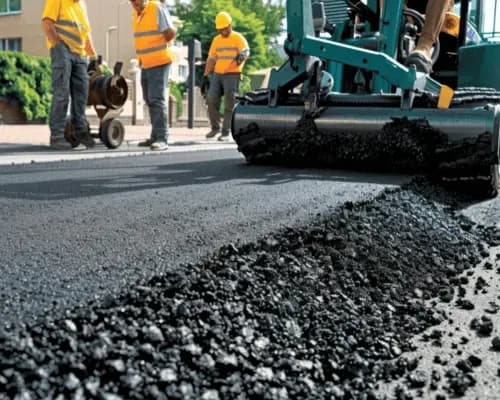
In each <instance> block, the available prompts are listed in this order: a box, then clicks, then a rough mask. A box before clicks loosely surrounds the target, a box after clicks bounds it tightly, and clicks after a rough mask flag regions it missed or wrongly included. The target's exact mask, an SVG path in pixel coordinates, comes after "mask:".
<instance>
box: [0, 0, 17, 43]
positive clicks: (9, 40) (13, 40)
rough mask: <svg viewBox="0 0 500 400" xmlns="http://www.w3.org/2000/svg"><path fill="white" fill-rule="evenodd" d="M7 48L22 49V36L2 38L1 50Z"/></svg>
mask: <svg viewBox="0 0 500 400" xmlns="http://www.w3.org/2000/svg"><path fill="white" fill-rule="evenodd" d="M0 1H1V0H0ZM5 50H10V51H21V50H22V46H21V38H11V39H0V51H5Z"/></svg>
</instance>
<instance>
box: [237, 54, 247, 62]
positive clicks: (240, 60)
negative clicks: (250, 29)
mask: <svg viewBox="0 0 500 400" xmlns="http://www.w3.org/2000/svg"><path fill="white" fill-rule="evenodd" d="M245 58H246V54H245V53H238V55H237V56H236V59H235V60H236V63H237V64H238V65H240V64H241V63H242V62H243V61H245Z"/></svg>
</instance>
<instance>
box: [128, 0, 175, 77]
mask: <svg viewBox="0 0 500 400" xmlns="http://www.w3.org/2000/svg"><path fill="white" fill-rule="evenodd" d="M158 7H162V5H161V4H160V3H158V2H157V1H149V2H148V3H147V4H146V7H145V8H144V10H143V11H142V14H141V15H140V16H138V15H137V12H134V15H133V26H134V39H135V53H136V55H137V59H138V60H139V63H140V64H141V66H142V67H143V68H153V67H157V66H159V65H165V64H170V63H171V62H172V53H171V52H170V49H169V48H168V45H167V40H166V39H165V36H164V35H163V32H160V29H159V26H158Z"/></svg>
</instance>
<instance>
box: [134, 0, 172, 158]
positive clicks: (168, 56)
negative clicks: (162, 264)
mask: <svg viewBox="0 0 500 400" xmlns="http://www.w3.org/2000/svg"><path fill="white" fill-rule="evenodd" d="M130 3H131V4H132V7H133V8H134V13H133V28H134V40H135V50H136V55H137V59H138V60H139V64H140V66H141V87H142V93H143V98H144V102H145V103H146V105H147V106H148V109H149V116H150V119H151V134H150V137H149V139H147V140H145V141H142V142H140V143H139V146H147V147H149V148H150V149H151V150H157V151H158V150H159V151H161V150H167V149H168V114H167V107H168V105H167V89H168V77H169V73H170V65H171V64H172V59H173V55H172V52H171V51H170V49H169V47H168V45H169V43H171V42H172V40H174V38H175V35H176V28H175V26H174V24H173V22H172V19H171V16H170V13H169V12H168V9H167V7H166V5H165V4H164V3H163V2H158V1H152V0H130Z"/></svg>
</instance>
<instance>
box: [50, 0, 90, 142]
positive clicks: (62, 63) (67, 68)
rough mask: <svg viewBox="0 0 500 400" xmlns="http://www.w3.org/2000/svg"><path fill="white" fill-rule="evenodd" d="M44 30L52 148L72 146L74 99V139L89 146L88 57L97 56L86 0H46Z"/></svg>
mask: <svg viewBox="0 0 500 400" xmlns="http://www.w3.org/2000/svg"><path fill="white" fill-rule="evenodd" d="M42 30H43V32H44V33H45V36H46V38H47V47H48V48H49V51H50V62H51V69H52V103H51V107H50V116H49V127H50V147H51V148H53V149H56V150H63V149H67V150H70V149H71V148H72V146H71V144H70V143H69V142H68V141H66V139H65V137H64V131H65V128H66V115H67V113H68V106H69V103H70V99H71V110H70V118H71V125H72V129H73V135H74V138H75V139H77V140H78V141H79V142H80V143H83V144H84V145H85V146H87V147H92V146H94V144H95V143H94V139H92V136H91V135H90V129H89V127H88V122H87V119H86V117H85V108H86V106H87V97H88V92H89V75H88V72H87V69H88V61H89V59H88V57H90V59H91V60H95V59H96V51H95V49H94V45H93V44H92V39H91V36H90V25H89V20H88V15H87V7H86V4H85V1H84V0H46V1H45V7H44V9H43V14H42Z"/></svg>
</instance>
